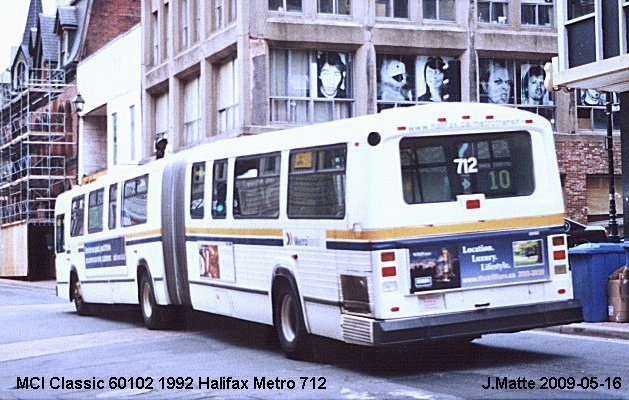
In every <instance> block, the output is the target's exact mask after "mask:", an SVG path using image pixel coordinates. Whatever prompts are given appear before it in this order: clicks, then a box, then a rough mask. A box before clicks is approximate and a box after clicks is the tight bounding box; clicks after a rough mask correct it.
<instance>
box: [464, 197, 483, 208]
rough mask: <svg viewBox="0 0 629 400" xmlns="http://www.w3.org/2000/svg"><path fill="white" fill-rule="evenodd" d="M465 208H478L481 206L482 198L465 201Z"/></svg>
mask: <svg viewBox="0 0 629 400" xmlns="http://www.w3.org/2000/svg"><path fill="white" fill-rule="evenodd" d="M465 208H467V209H468V210H474V209H476V208H480V200H479V199H474V200H467V201H466V202H465Z"/></svg>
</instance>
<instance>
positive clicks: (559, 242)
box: [553, 236, 566, 246]
mask: <svg viewBox="0 0 629 400" xmlns="http://www.w3.org/2000/svg"><path fill="white" fill-rule="evenodd" d="M565 243H566V242H565V240H564V237H563V236H554V237H553V246H563V245H564V244H565Z"/></svg>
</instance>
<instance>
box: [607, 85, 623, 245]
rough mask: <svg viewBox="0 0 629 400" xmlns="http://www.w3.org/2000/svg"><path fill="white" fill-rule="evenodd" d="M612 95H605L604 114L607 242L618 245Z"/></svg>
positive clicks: (608, 93) (609, 93)
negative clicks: (607, 215) (605, 116)
mask: <svg viewBox="0 0 629 400" xmlns="http://www.w3.org/2000/svg"><path fill="white" fill-rule="evenodd" d="M612 97H613V96H612V93H611V92H607V93H606V94H605V114H607V146H606V147H607V163H608V174H609V228H608V229H609V241H610V242H612V243H619V242H620V237H618V222H617V221H616V184H615V178H616V177H615V175H614V139H613V137H612V101H613V100H612Z"/></svg>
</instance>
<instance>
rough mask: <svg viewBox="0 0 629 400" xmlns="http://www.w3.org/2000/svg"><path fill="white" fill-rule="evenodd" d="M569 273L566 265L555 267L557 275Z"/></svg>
mask: <svg viewBox="0 0 629 400" xmlns="http://www.w3.org/2000/svg"><path fill="white" fill-rule="evenodd" d="M566 272H568V267H567V266H566V264H560V265H555V275H562V274H565V273H566Z"/></svg>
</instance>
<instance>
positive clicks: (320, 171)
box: [286, 143, 347, 220]
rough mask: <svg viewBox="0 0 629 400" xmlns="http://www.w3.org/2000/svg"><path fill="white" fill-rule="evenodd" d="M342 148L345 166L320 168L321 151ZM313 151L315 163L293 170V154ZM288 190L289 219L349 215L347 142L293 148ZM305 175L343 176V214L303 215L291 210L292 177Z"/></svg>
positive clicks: (290, 153) (329, 218)
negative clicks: (308, 166) (340, 167)
mask: <svg viewBox="0 0 629 400" xmlns="http://www.w3.org/2000/svg"><path fill="white" fill-rule="evenodd" d="M338 149H342V151H343V168H342V169H335V168H320V166H319V163H320V160H321V158H320V152H324V151H328V150H338ZM306 152H311V153H314V154H313V155H312V158H311V160H312V162H313V165H312V166H311V167H310V168H304V169H303V170H301V171H297V172H295V171H294V170H293V156H294V155H295V154H299V153H306ZM288 160H289V165H288V179H287V181H288V190H287V196H286V216H287V218H288V219H294V220H300V219H307V220H313V219H325V220H343V219H345V217H346V215H347V144H346V143H337V144H331V145H325V146H315V147H305V148H299V149H291V150H290V152H289V154H288ZM305 175H311V176H313V175H341V176H343V178H344V179H343V185H344V187H343V204H342V215H334V216H333V215H331V214H327V215H301V216H297V215H296V214H294V213H292V212H291V196H290V194H291V187H292V183H293V181H292V179H291V178H292V177H294V176H305Z"/></svg>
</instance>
